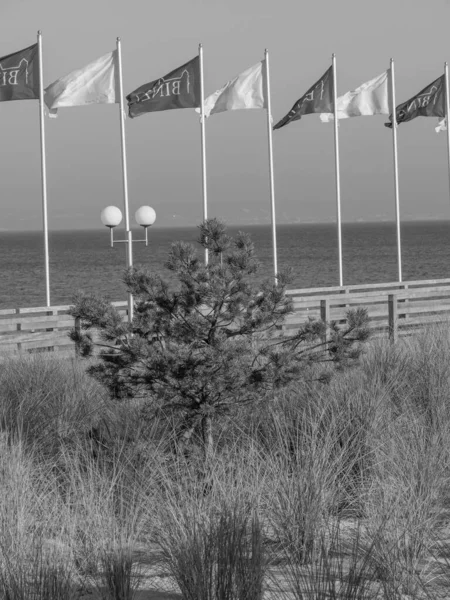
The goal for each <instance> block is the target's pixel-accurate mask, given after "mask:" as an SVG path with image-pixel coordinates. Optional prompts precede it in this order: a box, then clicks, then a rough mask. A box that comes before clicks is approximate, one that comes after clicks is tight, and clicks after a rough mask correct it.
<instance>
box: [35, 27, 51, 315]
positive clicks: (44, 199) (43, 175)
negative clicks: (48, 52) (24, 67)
mask: <svg viewBox="0 0 450 600" xmlns="http://www.w3.org/2000/svg"><path fill="white" fill-rule="evenodd" d="M37 41H38V51H39V121H40V129H41V181H42V221H43V227H44V261H45V301H46V306H50V266H49V257H48V214H47V164H46V160H45V125H44V75H43V71H44V69H43V65H42V32H41V31H40V30H39V31H38V34H37Z"/></svg>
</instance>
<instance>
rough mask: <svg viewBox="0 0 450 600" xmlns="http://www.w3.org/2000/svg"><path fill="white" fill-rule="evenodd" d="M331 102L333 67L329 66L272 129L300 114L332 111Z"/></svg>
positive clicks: (283, 124)
mask: <svg viewBox="0 0 450 600" xmlns="http://www.w3.org/2000/svg"><path fill="white" fill-rule="evenodd" d="M333 104H334V103H333V67H330V68H329V69H328V70H327V71H325V73H324V74H323V75H322V77H321V78H320V79H319V81H317V82H316V83H315V84H314V85H313V86H312V87H310V88H309V90H308V91H307V92H306V94H304V95H303V96H302V97H301V98H300V100H297V102H296V103H295V104H294V106H293V107H292V108H291V110H290V111H289V112H288V114H287V115H286V116H285V117H283V118H282V119H281V121H279V122H278V123H277V124H276V125H275V126H274V129H280V128H281V127H284V126H285V125H287V124H288V123H291V122H292V121H297V120H298V119H300V118H301V117H302V115H309V114H312V113H329V112H333V108H334V106H333Z"/></svg>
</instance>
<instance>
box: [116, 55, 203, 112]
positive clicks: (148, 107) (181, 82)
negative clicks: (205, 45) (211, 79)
mask: <svg viewBox="0 0 450 600" xmlns="http://www.w3.org/2000/svg"><path fill="white" fill-rule="evenodd" d="M127 100H128V110H129V114H130V117H131V118H133V117H138V116H139V115H142V114H144V113H148V112H153V111H158V110H170V109H172V108H196V107H197V106H200V59H199V57H198V56H196V57H195V58H193V59H192V60H190V61H189V62H187V63H186V64H185V65H183V66H181V67H178V68H177V69H174V70H173V71H171V72H170V73H168V74H167V75H164V77H160V78H159V79H155V80H154V81H151V82H150V83H146V84H144V85H141V87H139V88H137V90H134V92H131V94H128V96H127Z"/></svg>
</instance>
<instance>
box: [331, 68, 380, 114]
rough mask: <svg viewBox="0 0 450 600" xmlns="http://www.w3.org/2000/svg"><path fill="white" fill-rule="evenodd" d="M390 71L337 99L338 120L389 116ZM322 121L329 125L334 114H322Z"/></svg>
mask: <svg viewBox="0 0 450 600" xmlns="http://www.w3.org/2000/svg"><path fill="white" fill-rule="evenodd" d="M388 74H389V71H385V72H384V73H382V74H381V75H379V76H378V77H375V78H374V79H371V80H370V81H367V82H366V83H363V84H362V85H360V86H359V87H358V88H356V90H352V91H351V92H347V93H346V94H344V95H343V96H339V98H338V99H337V115H338V119H347V118H349V117H364V116H371V115H389V114H390V112H391V111H390V110H389V77H388ZM320 120H321V121H322V122H323V123H329V122H330V121H333V120H334V114H332V113H322V114H321V115H320Z"/></svg>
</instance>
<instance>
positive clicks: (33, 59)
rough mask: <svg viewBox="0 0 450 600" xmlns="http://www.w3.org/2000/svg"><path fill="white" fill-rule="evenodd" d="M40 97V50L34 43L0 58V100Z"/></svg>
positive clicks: (34, 98)
mask: <svg viewBox="0 0 450 600" xmlns="http://www.w3.org/2000/svg"><path fill="white" fill-rule="evenodd" d="M36 99H39V50H38V45H37V44H33V46H29V47H28V48H25V49H24V50H20V51H19V52H14V53H13V54H8V56H3V57H2V58H0V102H5V101H7V100H36Z"/></svg>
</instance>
